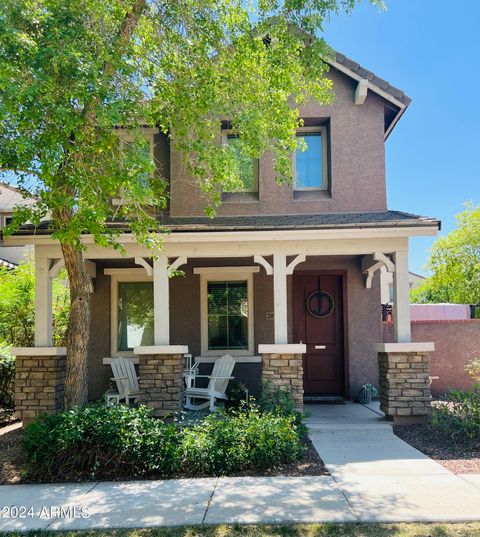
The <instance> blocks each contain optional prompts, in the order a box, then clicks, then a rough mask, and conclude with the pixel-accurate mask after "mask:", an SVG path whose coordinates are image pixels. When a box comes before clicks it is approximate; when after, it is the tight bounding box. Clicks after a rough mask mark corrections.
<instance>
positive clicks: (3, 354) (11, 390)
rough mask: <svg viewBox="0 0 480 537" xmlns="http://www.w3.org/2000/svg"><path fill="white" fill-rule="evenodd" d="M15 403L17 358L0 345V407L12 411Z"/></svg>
mask: <svg viewBox="0 0 480 537" xmlns="http://www.w3.org/2000/svg"><path fill="white" fill-rule="evenodd" d="M14 403H15V358H14V357H13V356H11V354H10V352H9V350H8V348H7V347H6V346H4V345H2V344H0V407H3V408H5V409H8V410H11V409H13V408H14V406H15V405H14Z"/></svg>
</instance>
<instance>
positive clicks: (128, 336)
mask: <svg viewBox="0 0 480 537" xmlns="http://www.w3.org/2000/svg"><path fill="white" fill-rule="evenodd" d="M134 271H135V272H136V270H135V269H133V271H132V273H131V274H128V272H126V273H125V274H122V275H120V274H117V275H112V276H111V279H112V280H111V353H112V356H120V355H131V354H133V349H134V348H135V347H138V346H148V345H153V341H154V337H153V336H154V334H153V324H154V311H153V282H152V278H151V277H149V276H145V277H143V276H139V275H137V274H135V272H134Z"/></svg>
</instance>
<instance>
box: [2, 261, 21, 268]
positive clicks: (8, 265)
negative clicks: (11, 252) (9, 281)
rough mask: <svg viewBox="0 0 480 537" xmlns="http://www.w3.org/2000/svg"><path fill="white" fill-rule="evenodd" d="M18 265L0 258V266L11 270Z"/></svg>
mask: <svg viewBox="0 0 480 537" xmlns="http://www.w3.org/2000/svg"><path fill="white" fill-rule="evenodd" d="M17 266H18V265H15V263H10V261H7V260H6V259H0V267H4V268H7V269H9V270H13V269H15V268H17Z"/></svg>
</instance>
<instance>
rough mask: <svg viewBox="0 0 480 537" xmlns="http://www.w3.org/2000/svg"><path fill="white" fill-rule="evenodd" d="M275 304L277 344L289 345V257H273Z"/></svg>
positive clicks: (278, 255)
mask: <svg viewBox="0 0 480 537" xmlns="http://www.w3.org/2000/svg"><path fill="white" fill-rule="evenodd" d="M273 304H274V306H273V307H274V330H275V343H276V344H284V343H288V322H287V256H286V255H282V254H275V255H274V256H273Z"/></svg>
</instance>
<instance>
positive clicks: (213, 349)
mask: <svg viewBox="0 0 480 537" xmlns="http://www.w3.org/2000/svg"><path fill="white" fill-rule="evenodd" d="M224 268H225V267H224ZM228 268H229V269H231V270H230V271H229V272H228V271H227V272H220V271H219V272H215V269H214V268H213V267H211V268H210V267H208V268H204V269H203V270H205V272H203V270H202V268H199V269H194V271H195V273H197V274H198V273H200V275H201V279H200V285H201V340H202V354H203V355H204V356H220V355H222V354H225V353H227V352H228V353H229V354H232V355H234V356H235V355H237V356H238V355H240V356H241V355H253V342H254V338H253V329H254V324H253V270H250V271H249V270H248V269H249V267H245V268H246V269H247V270H245V271H244V272H242V267H238V271H236V272H234V268H233V267H228ZM251 268H252V269H258V267H251Z"/></svg>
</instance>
